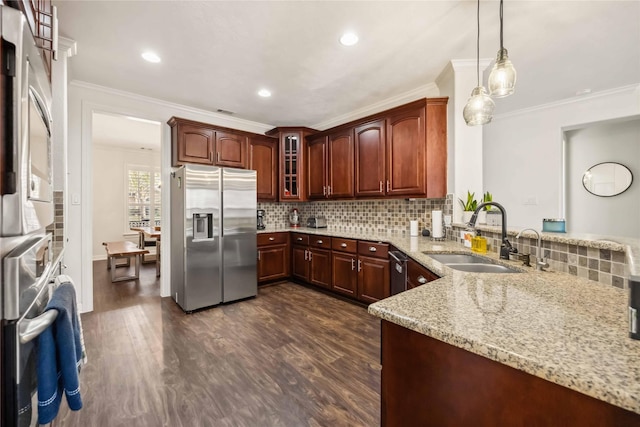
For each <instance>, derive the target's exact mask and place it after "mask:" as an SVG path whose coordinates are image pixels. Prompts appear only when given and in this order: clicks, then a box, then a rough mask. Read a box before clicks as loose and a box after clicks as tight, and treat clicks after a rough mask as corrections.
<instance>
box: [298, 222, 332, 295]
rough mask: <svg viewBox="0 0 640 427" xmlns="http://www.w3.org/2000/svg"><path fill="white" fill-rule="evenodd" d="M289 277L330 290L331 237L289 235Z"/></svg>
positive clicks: (301, 234)
mask: <svg viewBox="0 0 640 427" xmlns="http://www.w3.org/2000/svg"><path fill="white" fill-rule="evenodd" d="M291 275H292V276H293V277H295V278H297V279H300V280H303V281H305V282H308V283H311V284H314V285H317V286H321V287H323V288H327V289H330V288H331V237H326V236H314V235H308V234H304V233H292V234H291Z"/></svg>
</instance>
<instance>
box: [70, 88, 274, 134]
mask: <svg viewBox="0 0 640 427" xmlns="http://www.w3.org/2000/svg"><path fill="white" fill-rule="evenodd" d="M69 86H72V87H76V88H80V89H88V90H93V91H96V92H102V93H107V94H110V95H116V96H120V97H124V98H127V99H130V100H134V101H140V102H145V103H149V104H154V105H159V106H162V107H167V108H171V109H176V110H182V111H185V112H188V113H192V114H201V115H206V116H211V117H214V118H218V119H220V120H221V121H224V122H228V123H231V125H229V124H225V125H224V126H227V127H233V124H237V125H238V126H239V128H238V130H245V131H247V132H254V133H259V134H264V133H265V132H266V131H268V130H271V129H273V128H274V127H275V126H273V125H269V124H266V123H259V122H253V121H250V120H246V119H241V118H239V117H234V116H229V115H226V114H219V113H215V112H212V111H208V110H203V109H200V108H195V107H190V106H188V105H184V104H178V103H175V102H170V101H165V100H162V99H158V98H152V97H150V96H145V95H139V94H136V93H133V92H127V91H124V90H120V89H113V88H110V87H106V86H101V85H97V84H94V83H89V82H85V81H82V80H73V81H71V82H70V83H69ZM118 114H120V113H118Z"/></svg>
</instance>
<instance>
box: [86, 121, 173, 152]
mask: <svg viewBox="0 0 640 427" xmlns="http://www.w3.org/2000/svg"><path fill="white" fill-rule="evenodd" d="M160 129H161V128H160V123H159V122H152V121H150V120H144V119H139V118H136V117H127V116H121V115H116V114H106V113H93V119H92V123H91V132H92V141H93V143H94V144H97V145H109V146H112V147H120V148H127V149H131V150H150V151H160V145H161V138H162V136H161V133H160Z"/></svg>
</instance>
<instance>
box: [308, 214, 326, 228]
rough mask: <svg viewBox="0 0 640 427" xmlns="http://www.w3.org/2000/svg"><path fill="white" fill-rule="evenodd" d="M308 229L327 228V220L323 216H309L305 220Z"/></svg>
mask: <svg viewBox="0 0 640 427" xmlns="http://www.w3.org/2000/svg"><path fill="white" fill-rule="evenodd" d="M307 227H309V228H327V218H325V217H323V216H311V217H309V218H308V219H307Z"/></svg>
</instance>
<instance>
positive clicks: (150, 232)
mask: <svg viewBox="0 0 640 427" xmlns="http://www.w3.org/2000/svg"><path fill="white" fill-rule="evenodd" d="M131 231H137V232H138V233H139V237H138V247H139V248H140V249H144V245H145V243H144V242H145V239H156V261H155V262H156V277H160V253H161V252H160V246H161V244H160V242H161V239H160V237H161V236H162V233H161V232H160V227H131Z"/></svg>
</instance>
